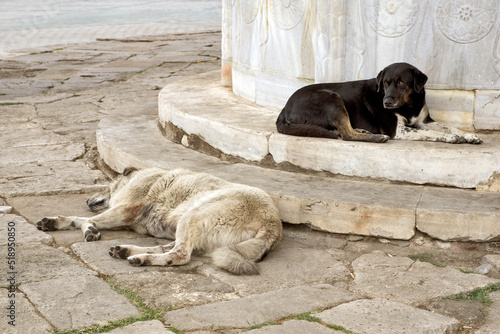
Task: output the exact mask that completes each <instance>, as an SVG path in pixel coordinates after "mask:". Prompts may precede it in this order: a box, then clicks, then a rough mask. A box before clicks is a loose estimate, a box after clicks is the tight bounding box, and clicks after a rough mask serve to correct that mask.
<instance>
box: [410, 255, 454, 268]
mask: <svg viewBox="0 0 500 334" xmlns="http://www.w3.org/2000/svg"><path fill="white" fill-rule="evenodd" d="M408 257H409V258H410V259H412V260H413V261H420V262H427V263H430V264H432V265H433V266H435V267H438V268H444V267H446V266H445V265H443V264H439V263H436V262H435V261H434V260H433V259H432V255H431V254H428V253H423V254H416V255H408Z"/></svg>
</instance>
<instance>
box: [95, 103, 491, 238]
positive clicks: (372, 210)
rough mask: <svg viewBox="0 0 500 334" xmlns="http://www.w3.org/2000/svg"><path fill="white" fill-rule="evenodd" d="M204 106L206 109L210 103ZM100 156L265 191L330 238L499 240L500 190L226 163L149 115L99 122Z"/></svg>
mask: <svg viewBox="0 0 500 334" xmlns="http://www.w3.org/2000/svg"><path fill="white" fill-rule="evenodd" d="M207 107H209V106H207ZM97 145H98V149H99V153H100V155H101V157H102V159H103V160H104V162H105V163H107V164H108V165H109V166H110V167H111V168H112V169H114V170H115V171H118V172H121V171H122V170H123V169H124V168H125V167H127V166H135V167H140V168H144V167H150V166H156V167H162V168H166V169H173V168H180V167H182V168H188V169H191V170H195V171H201V172H207V173H211V174H213V175H216V176H218V177H221V178H224V179H227V180H229V181H232V182H239V183H244V184H248V185H251V186H256V187H259V188H262V189H264V190H265V191H267V192H268V193H269V194H270V195H271V197H272V198H273V200H274V201H275V203H276V205H277V206H278V208H279V210H280V214H281V218H282V220H283V221H284V222H288V223H292V224H307V225H310V226H311V227H312V228H314V229H318V230H323V231H328V232H332V233H342V234H356V235H362V236H374V237H383V238H390V239H400V240H408V239H410V238H412V237H413V236H414V235H415V232H416V230H420V231H422V232H424V233H427V234H429V235H430V236H432V237H434V238H437V239H440V240H444V241H452V240H463V241H479V242H481V241H490V240H496V239H498V238H500V193H495V192H480V191H474V190H463V189H449V188H437V187H433V186H426V185H403V184H391V183H389V182H371V181H355V180H345V179H340V178H335V177H324V176H315V175H308V174H304V173H292V172H285V171H280V170H275V169H267V168H262V167H258V166H252V165H249V164H244V163H236V164H231V163H228V162H223V161H220V160H219V159H217V158H215V157H212V156H208V155H204V154H202V153H200V152H197V151H194V150H192V149H189V148H186V147H184V146H182V145H180V144H175V143H173V142H170V141H168V140H167V139H166V138H165V137H163V135H162V134H161V132H160V129H159V127H158V120H157V118H156V117H155V116H154V115H144V114H138V113H136V114H134V113H133V112H132V113H129V114H118V113H116V114H111V115H109V116H107V117H105V118H104V119H102V120H101V122H100V123H99V127H98V130H97Z"/></svg>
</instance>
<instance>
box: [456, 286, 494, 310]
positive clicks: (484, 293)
mask: <svg viewBox="0 0 500 334" xmlns="http://www.w3.org/2000/svg"><path fill="white" fill-rule="evenodd" d="M495 291H500V283H493V284H490V285H488V286H486V287H484V288H477V289H474V290H472V291H471V292H469V293H466V294H463V293H460V294H458V295H457V296H454V297H450V298H449V299H451V300H464V299H466V300H476V301H479V302H481V303H483V304H485V305H487V306H490V305H491V303H492V301H491V299H490V298H489V297H488V294H489V293H490V292H495Z"/></svg>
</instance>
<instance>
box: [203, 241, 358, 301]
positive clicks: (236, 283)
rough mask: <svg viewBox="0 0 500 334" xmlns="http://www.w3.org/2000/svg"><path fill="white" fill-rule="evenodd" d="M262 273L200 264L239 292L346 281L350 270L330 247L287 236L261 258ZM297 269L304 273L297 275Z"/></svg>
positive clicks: (260, 270)
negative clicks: (238, 272) (244, 273)
mask: <svg viewBox="0 0 500 334" xmlns="http://www.w3.org/2000/svg"><path fill="white" fill-rule="evenodd" d="M258 266H259V275H248V276H235V275H231V274H229V273H227V272H225V271H223V270H221V269H218V268H216V267H214V266H204V267H202V268H200V269H199V270H200V272H201V273H202V274H203V275H207V276H211V277H214V278H216V279H217V280H219V281H221V282H223V283H226V284H228V285H230V286H231V287H233V289H234V290H235V291H236V292H237V294H238V295H239V296H250V295H255V294H260V293H264V292H269V291H273V290H281V289H285V288H291V287H295V286H305V285H314V284H321V283H327V284H335V283H337V282H347V280H348V278H350V271H349V269H348V268H347V266H346V265H345V264H344V263H343V262H342V261H339V260H338V259H337V258H336V256H334V255H332V254H330V253H329V252H328V251H327V250H321V249H314V248H309V247H305V246H301V245H299V244H297V243H295V242H293V240H290V239H284V240H282V241H281V242H280V243H279V244H278V246H277V247H276V248H275V249H274V250H273V251H272V252H270V253H269V254H268V255H267V256H266V258H265V259H264V260H263V261H261V262H259V264H258ZM297 273H301V274H300V275H297Z"/></svg>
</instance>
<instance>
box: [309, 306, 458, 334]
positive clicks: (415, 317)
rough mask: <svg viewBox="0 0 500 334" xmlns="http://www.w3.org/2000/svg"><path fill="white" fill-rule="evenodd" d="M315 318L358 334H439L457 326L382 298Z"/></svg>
mask: <svg viewBox="0 0 500 334" xmlns="http://www.w3.org/2000/svg"><path fill="white" fill-rule="evenodd" d="M316 317H318V318H320V319H321V320H322V321H324V322H326V323H328V324H334V325H338V326H342V327H344V328H345V329H347V330H350V331H353V332H355V333H358V334H365V333H366V334H378V333H380V334H400V333H405V334H417V333H418V334H421V333H429V334H430V333H435V334H440V333H455V332H456V331H457V330H458V328H459V322H458V321H457V320H455V319H452V318H448V317H445V316H442V315H439V314H435V313H432V312H429V311H424V310H421V309H417V308H414V307H411V306H407V305H404V304H401V303H397V302H394V301H389V300H386V299H382V298H375V299H371V300H368V299H361V300H355V301H352V302H350V303H346V304H342V305H339V306H337V307H334V308H332V309H330V310H326V311H323V312H321V313H318V314H316Z"/></svg>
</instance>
